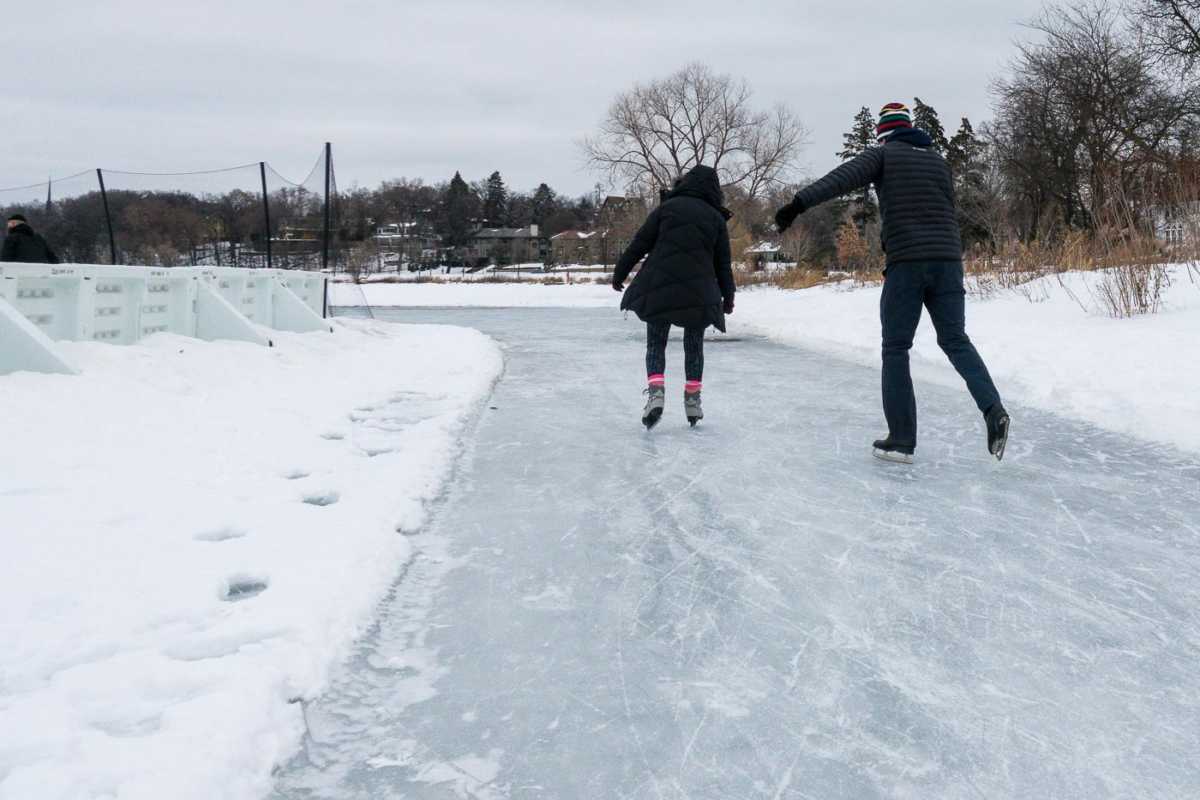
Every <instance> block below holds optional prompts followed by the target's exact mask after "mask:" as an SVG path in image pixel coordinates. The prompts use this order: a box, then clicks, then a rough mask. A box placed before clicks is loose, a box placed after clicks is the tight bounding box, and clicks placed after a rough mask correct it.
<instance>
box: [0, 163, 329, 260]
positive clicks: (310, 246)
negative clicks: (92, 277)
mask: <svg viewBox="0 0 1200 800" xmlns="http://www.w3.org/2000/svg"><path fill="white" fill-rule="evenodd" d="M338 212H339V203H338V192H337V180H336V176H335V175H334V170H333V148H332V147H331V146H330V145H329V144H326V145H325V147H324V148H322V151H321V154H320V156H319V157H318V158H317V161H316V163H315V164H314V165H313V168H312V170H311V171H310V172H309V173H308V175H307V176H305V178H304V179H303V180H301V181H299V182H294V181H291V180H289V179H288V178H285V177H284V176H283V175H281V174H280V173H279V172H277V171H276V170H275V169H274V168H273V167H272V166H271V165H270V164H269V163H267V162H265V161H263V162H256V163H252V164H244V165H241V166H238V167H230V168H227V169H217V170H203V171H199V172H180V173H149V172H130V171H124V170H114V169H103V168H100V169H94V170H88V171H86V172H80V173H77V174H75V175H69V176H67V177H64V178H51V179H49V180H47V181H45V182H43V183H36V184H31V185H27V186H19V187H14V188H9V189H0V214H3V218H4V219H7V218H8V216H9V215H11V214H14V213H20V214H24V215H25V217H26V218H27V219H28V220H29V223H30V225H31V226H32V227H33V228H34V230H36V231H38V232H39V233H41V234H42V235H43V236H44V237H45V238H46V239H47V241H48V242H49V243H50V245H51V247H52V248H54V250H55V251H56V252H57V253H58V255H59V258H60V260H62V261H64V262H71V263H80V264H110V263H111V264H133V265H142V266H162V267H174V266H230V267H271V268H276V269H306V270H319V269H326V270H330V271H334V272H336V271H338V265H339V263H340V260H341V259H342V254H343V249H344V248H342V247H339V242H341V241H342V239H343V237H342V236H340V235H339V227H340V224H339V213H338Z"/></svg>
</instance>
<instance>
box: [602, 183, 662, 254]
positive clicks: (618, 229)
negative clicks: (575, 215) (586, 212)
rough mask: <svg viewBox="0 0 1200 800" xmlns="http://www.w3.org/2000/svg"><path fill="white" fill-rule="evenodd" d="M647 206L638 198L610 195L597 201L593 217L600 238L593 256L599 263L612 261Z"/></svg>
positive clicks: (636, 226)
mask: <svg viewBox="0 0 1200 800" xmlns="http://www.w3.org/2000/svg"><path fill="white" fill-rule="evenodd" d="M648 213H649V209H648V208H647V207H646V201H645V200H643V199H642V198H640V197H621V196H619V195H609V196H608V197H606V198H604V202H603V203H601V204H600V211H599V213H598V214H597V218H596V229H597V231H598V232H599V237H600V238H599V240H598V241H597V243H596V244H597V246H596V249H595V252H594V257H595V258H596V259H597V260H598V261H599V263H601V264H605V265H608V264H614V263H616V260H617V259H618V258H620V257H621V253H623V252H624V251H625V248H627V247H628V246H629V243H630V242H631V241H633V237H634V234H636V233H637V232H638V229H639V228H641V227H642V223H643V222H645V221H646V215H647V214H648Z"/></svg>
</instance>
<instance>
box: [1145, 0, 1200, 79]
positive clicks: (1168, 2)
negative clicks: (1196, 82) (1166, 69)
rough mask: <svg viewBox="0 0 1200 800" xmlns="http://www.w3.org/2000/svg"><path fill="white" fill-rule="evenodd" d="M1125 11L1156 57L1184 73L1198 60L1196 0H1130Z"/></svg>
mask: <svg viewBox="0 0 1200 800" xmlns="http://www.w3.org/2000/svg"><path fill="white" fill-rule="evenodd" d="M1129 11H1130V15H1131V18H1132V19H1133V23H1134V25H1135V26H1136V27H1137V30H1138V32H1139V33H1140V34H1141V36H1142V40H1143V41H1144V42H1145V43H1146V46H1147V47H1148V48H1149V49H1150V52H1152V53H1153V54H1154V55H1155V57H1157V58H1158V60H1159V61H1161V62H1163V63H1167V64H1172V65H1175V66H1177V67H1178V68H1179V69H1180V70H1181V71H1182V72H1184V73H1188V72H1191V71H1192V70H1194V69H1195V67H1196V66H1197V64H1200V0H1134V2H1133V3H1132V5H1131V7H1130V9H1129Z"/></svg>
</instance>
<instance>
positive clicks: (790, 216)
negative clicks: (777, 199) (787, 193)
mask: <svg viewBox="0 0 1200 800" xmlns="http://www.w3.org/2000/svg"><path fill="white" fill-rule="evenodd" d="M803 213H804V204H803V203H801V202H800V200H799V198H794V199H793V200H792V202H790V203H788V204H787V205H786V206H784V207H783V208H781V209H779V210H778V211H776V212H775V227H776V228H778V229H779V232H780V233H783V232H784V231H786V230H787V229H788V228H790V227H792V223H793V222H795V221H796V217H798V216H800V215H801V214H803Z"/></svg>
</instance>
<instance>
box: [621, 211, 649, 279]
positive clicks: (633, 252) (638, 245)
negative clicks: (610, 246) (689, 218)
mask: <svg viewBox="0 0 1200 800" xmlns="http://www.w3.org/2000/svg"><path fill="white" fill-rule="evenodd" d="M658 217H659V214H658V209H657V208H656V209H654V210H653V211H651V212H650V216H648V217H646V221H645V222H644V223H642V227H641V228H639V229H638V232H637V234H636V235H634V237H633V241H632V242H630V243H629V246H628V247H626V248H625V252H624V253H622V254H621V257H620V258H619V259H617V269H616V271H615V272H614V273H613V285H614V286H616V285H618V284H622V283H625V279H626V278H628V277H629V273H630V272H633V268H634V267H636V266H637V263H638V262H639V261H641V260H642V259H643V258H645V257H646V254H647V253H649V252H650V251H651V250H653V249H654V243H655V242H656V241H658Z"/></svg>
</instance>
